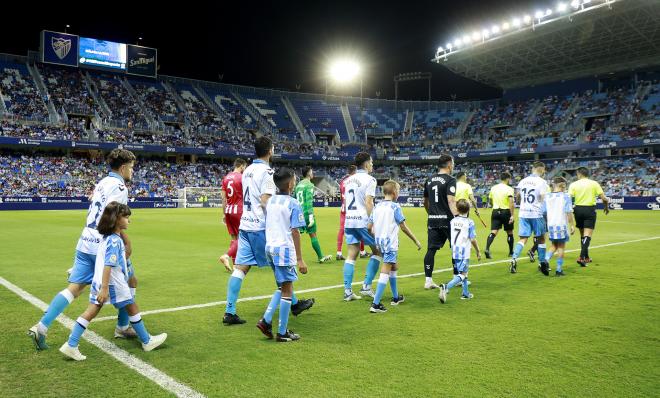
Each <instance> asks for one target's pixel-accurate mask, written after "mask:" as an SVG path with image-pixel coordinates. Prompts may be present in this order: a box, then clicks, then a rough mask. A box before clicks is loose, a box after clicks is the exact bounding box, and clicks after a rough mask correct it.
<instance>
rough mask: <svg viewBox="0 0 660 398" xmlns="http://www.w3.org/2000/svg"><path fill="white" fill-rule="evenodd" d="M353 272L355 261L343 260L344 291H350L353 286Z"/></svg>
mask: <svg viewBox="0 0 660 398" xmlns="http://www.w3.org/2000/svg"><path fill="white" fill-rule="evenodd" d="M354 273H355V261H354V260H346V261H345V262H344V291H345V292H346V293H348V292H351V291H352V290H353V288H352V287H351V286H352V284H353V274H354Z"/></svg>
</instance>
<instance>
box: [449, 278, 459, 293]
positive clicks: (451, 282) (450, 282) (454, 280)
mask: <svg viewBox="0 0 660 398" xmlns="http://www.w3.org/2000/svg"><path fill="white" fill-rule="evenodd" d="M459 283H461V277H460V276H458V275H454V277H453V278H452V280H450V281H449V283H447V290H449V289H451V288H452V287H454V286H456V285H458V284H459Z"/></svg>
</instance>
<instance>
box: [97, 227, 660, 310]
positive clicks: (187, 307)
mask: <svg viewBox="0 0 660 398" xmlns="http://www.w3.org/2000/svg"><path fill="white" fill-rule="evenodd" d="M656 239H660V236H654V237H651V238H642V239H634V240H627V241H622V242H613V243H605V244H602V245H596V246H591V247H590V248H589V250H593V249H600V248H603V247H611V246H619V245H626V244H629V243H636V242H645V241H649V240H656ZM579 251H580V249H572V250H566V251H565V253H572V252H579ZM509 261H510V260H509V259H505V260H497V261H489V262H486V263H479V264H470V268H477V267H484V266H486V265H494V264H502V263H508V262H509ZM451 270H452V268H442V269H436V270H434V271H433V273H434V274H436V273H440V272H448V271H451ZM422 275H424V273H423V272H417V273H413V274H406V275H398V276H397V278H412V277H416V276H422ZM357 285H362V282H353V284H352V286H357ZM343 287H344V285H343V284H342V285H332V286H322V287H315V288H312V289H304V290H296V293H310V292H320V291H324V290H331V289H339V288H343ZM271 297H273V295H272V294H268V295H263V296H253V297H245V298H240V299H238V300H237V302H244V301H255V300H265V299H270V298H271ZM226 303H227V301H225V300H223V301H212V302H210V303H203V304H192V305H184V306H181V307H172V308H161V309H156V310H150V311H142V312H140V314H141V315H150V314H161V313H164V312H176V311H185V310H190V309H197V308H207V307H215V306H219V305H224V304H226ZM116 319H117V316H116V315H115V316H105V317H99V318H96V319H94V322H101V321H109V320H116Z"/></svg>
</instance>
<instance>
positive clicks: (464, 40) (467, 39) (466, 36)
mask: <svg viewBox="0 0 660 398" xmlns="http://www.w3.org/2000/svg"><path fill="white" fill-rule="evenodd" d="M471 42H472V39H471V38H470V36H469V35H465V36H463V43H465V44H470V43H471Z"/></svg>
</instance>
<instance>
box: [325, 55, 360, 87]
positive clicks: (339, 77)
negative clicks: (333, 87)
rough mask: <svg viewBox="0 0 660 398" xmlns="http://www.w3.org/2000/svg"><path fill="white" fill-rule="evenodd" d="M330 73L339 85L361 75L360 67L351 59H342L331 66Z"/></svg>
mask: <svg viewBox="0 0 660 398" xmlns="http://www.w3.org/2000/svg"><path fill="white" fill-rule="evenodd" d="M329 72H330V77H331V78H332V80H334V81H336V82H338V83H345V82H350V81H352V80H353V79H355V78H356V77H357V76H358V75H359V74H360V65H359V64H358V63H357V62H356V61H354V60H351V59H340V60H337V61H334V62H333V63H332V64H330V70H329Z"/></svg>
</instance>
